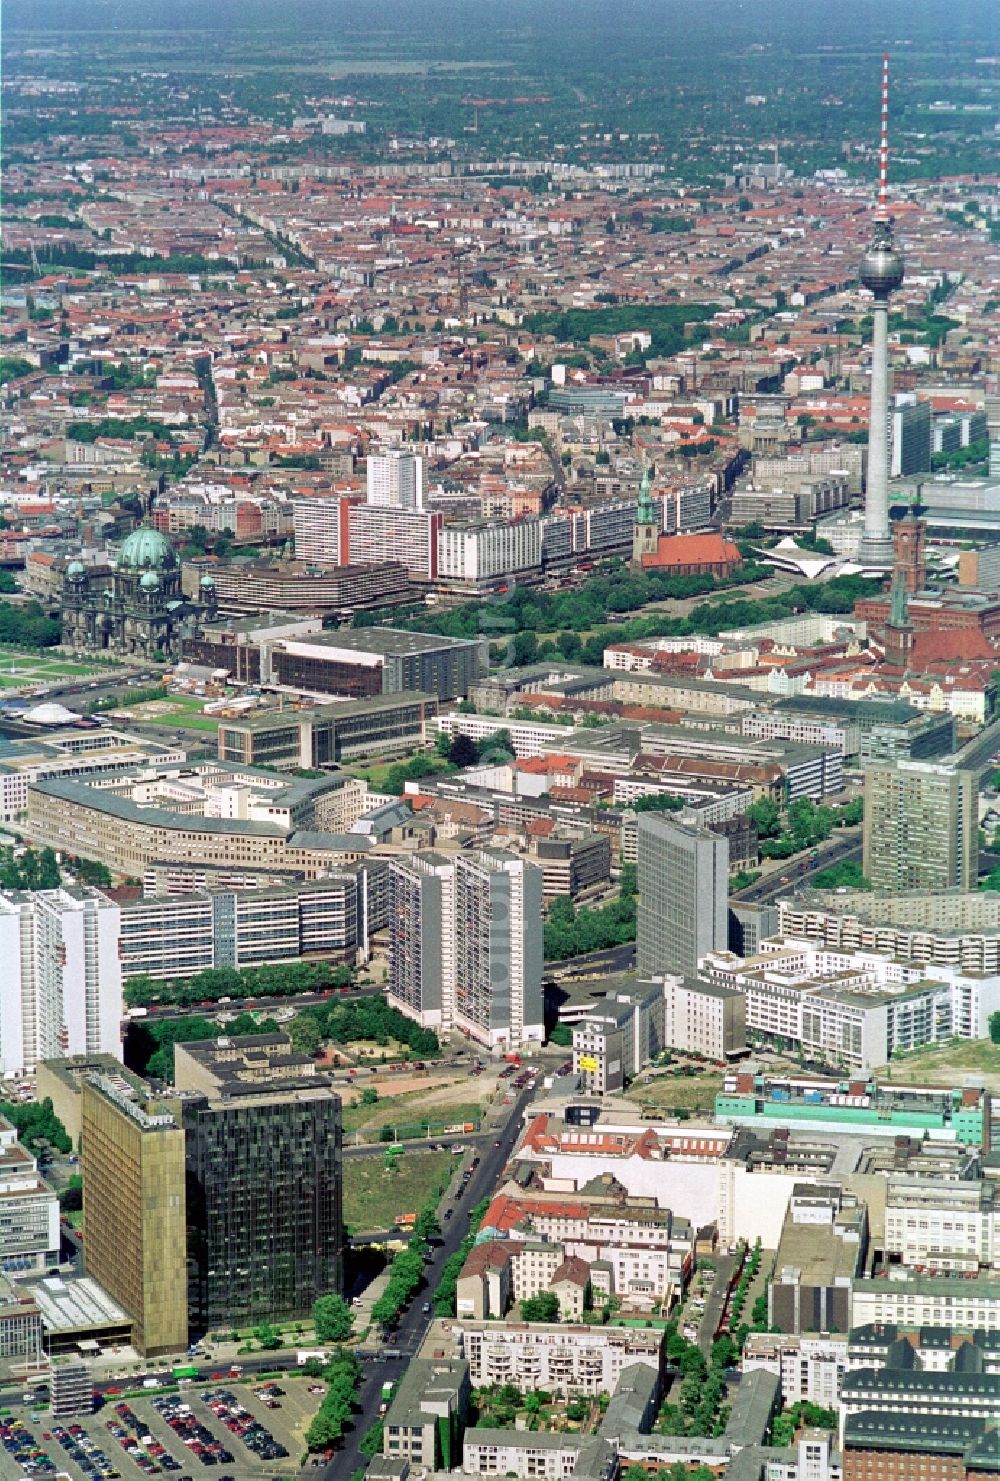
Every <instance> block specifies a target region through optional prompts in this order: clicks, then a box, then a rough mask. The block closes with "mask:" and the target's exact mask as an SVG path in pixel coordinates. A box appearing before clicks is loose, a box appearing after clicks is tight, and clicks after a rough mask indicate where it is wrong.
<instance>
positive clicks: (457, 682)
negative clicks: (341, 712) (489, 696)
mask: <svg viewBox="0 0 1000 1481" xmlns="http://www.w3.org/2000/svg"><path fill="white" fill-rule="evenodd" d="M487 648H488V644H487V643H486V641H485V640H483V641H480V640H478V639H475V640H467V639H464V638H442V637H437V636H436V635H433V634H430V633H418V632H408V631H403V630H402V629H396V628H388V627H367V628H357V629H354V630H348V629H344V630H341V631H338V632H335V633H334V632H329V633H322V634H319V633H317V634H315V635H314V636H311V637H305V638H288V639H285V640H284V641H282V642H279V643H276V644H275V645H274V646H273V648H272V649H271V673H270V676H269V677H270V682H272V683H274V684H276V685H278V686H279V687H281V688H284V689H296V690H301V691H303V692H305V693H307V694H335V695H339V696H342V697H343V698H345V699H367V698H370V697H371V696H372V695H376V694H401V693H403V692H405V691H411V692H416V693H419V694H421V695H424V694H433V695H436V696H437V698H438V699H439V700H440V701H442V702H444V701H447V700H453V699H464V698H465V697H466V696H467V695H468V693H469V690H470V688H471V687H472V685H473V684H474V683H475V681H476V680H477V679H478V678H480V677H481V676H482V675H483V674H485V673H486V670H487V667H488V653H487Z"/></svg>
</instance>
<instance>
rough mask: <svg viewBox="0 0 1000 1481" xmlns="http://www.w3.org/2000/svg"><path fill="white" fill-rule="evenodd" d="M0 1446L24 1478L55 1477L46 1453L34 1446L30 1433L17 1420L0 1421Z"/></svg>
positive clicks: (33, 1439) (52, 1466)
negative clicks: (19, 1469) (18, 1467)
mask: <svg viewBox="0 0 1000 1481" xmlns="http://www.w3.org/2000/svg"><path fill="white" fill-rule="evenodd" d="M0 1445H2V1446H3V1448H4V1450H6V1452H7V1454H8V1455H9V1456H10V1457H11V1458H12V1459H13V1460H14V1461H15V1462H16V1463H17V1465H18V1466H20V1468H21V1471H22V1472H23V1474H24V1475H25V1476H54V1475H55V1473H56V1468H55V1466H54V1465H53V1463H52V1461H51V1459H50V1457H49V1455H48V1452H47V1451H45V1450H42V1449H41V1448H40V1447H39V1446H38V1445H37V1444H36V1442H35V1437H34V1436H33V1435H32V1433H31V1431H30V1430H29V1429H28V1428H27V1427H26V1426H25V1425H23V1424H22V1423H21V1421H20V1420H19V1419H0Z"/></svg>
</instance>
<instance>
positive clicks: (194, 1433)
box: [153, 1397, 233, 1466]
mask: <svg viewBox="0 0 1000 1481" xmlns="http://www.w3.org/2000/svg"><path fill="white" fill-rule="evenodd" d="M153 1408H154V1409H155V1410H156V1411H157V1413H158V1414H159V1415H160V1416H161V1418H162V1419H164V1420H165V1421H166V1423H167V1424H168V1425H169V1426H170V1428H171V1429H172V1430H173V1432H174V1434H175V1435H176V1436H177V1438H178V1440H180V1442H181V1444H182V1445H185V1446H187V1448H188V1450H190V1452H191V1454H192V1455H196V1456H197V1457H198V1459H199V1461H200V1462H201V1464H202V1465H203V1466H220V1465H223V1466H224V1465H229V1464H230V1463H231V1461H232V1459H233V1455H232V1451H231V1450H227V1449H226V1447H225V1446H224V1445H223V1444H222V1442H221V1440H218V1439H217V1438H216V1437H215V1435H213V1434H212V1431H211V1430H210V1429H209V1428H208V1427H207V1426H206V1425H203V1424H202V1423H201V1421H200V1420H198V1419H196V1418H195V1416H194V1415H193V1414H192V1413H191V1406H190V1404H183V1403H181V1401H180V1400H179V1399H175V1398H165V1397H164V1398H159V1399H154V1400H153Z"/></svg>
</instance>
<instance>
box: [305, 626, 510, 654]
mask: <svg viewBox="0 0 1000 1481" xmlns="http://www.w3.org/2000/svg"><path fill="white" fill-rule="evenodd" d="M288 641H289V643H290V644H294V645H295V647H296V648H339V649H341V650H346V651H348V652H351V653H367V654H375V655H376V656H382V657H385V658H408V657H410V656H411V655H413V654H416V653H433V652H435V651H436V650H437V649H441V648H475V647H478V646H479V644H480V642H481V641H482V639H480V638H445V637H441V636H439V635H438V634H437V633H418V632H407V631H405V630H404V629H402V628H397V627H360V628H353V629H349V630H340V631H338V632H323V633H303V635H302V636H301V637H297V638H289V640H288Z"/></svg>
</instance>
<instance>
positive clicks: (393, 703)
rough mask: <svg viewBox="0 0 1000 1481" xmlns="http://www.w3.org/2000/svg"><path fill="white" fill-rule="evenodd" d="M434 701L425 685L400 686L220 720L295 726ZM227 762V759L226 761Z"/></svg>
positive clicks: (243, 725) (240, 726)
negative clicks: (359, 696)
mask: <svg viewBox="0 0 1000 1481" xmlns="http://www.w3.org/2000/svg"><path fill="white" fill-rule="evenodd" d="M421 702H424V703H427V704H431V703H433V704H436V703H437V695H436V694H430V693H429V692H428V691H427V690H425V689H403V690H401V691H400V692H399V693H398V694H395V693H394V694H372V695H370V696H369V697H368V698H367V699H343V700H338V701H336V702H335V703H333V704H324V705H314V706H313V707H312V708H311V709H307V710H262V711H259V712H256V713H254V714H252V715H240V716H239V717H237V718H235V719H231V720H221V721H220V722H219V723H220V724H222V725H225V727H226V729H227V730H273V729H274V728H275V726H279V727H280V726H282V725H284V726H287V727H288V728H289V729H298V727H299V725H300V724H302V723H304V722H309V723H311V724H313V725H330V724H336V722H337V721H338V720H352V719H354V718H355V717H356V716H358V715H377V714H380V713H381V712H382V711H383V710H398V709H403V708H404V707H406V706H409V705H414V704H420V703H421ZM226 764H227V765H228V764H229V763H228V762H227V763H226Z"/></svg>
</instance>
